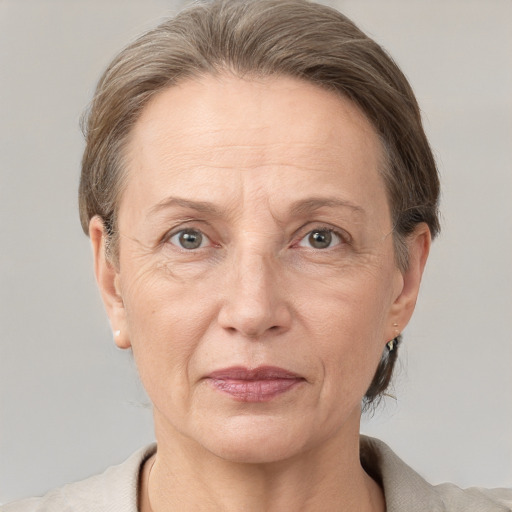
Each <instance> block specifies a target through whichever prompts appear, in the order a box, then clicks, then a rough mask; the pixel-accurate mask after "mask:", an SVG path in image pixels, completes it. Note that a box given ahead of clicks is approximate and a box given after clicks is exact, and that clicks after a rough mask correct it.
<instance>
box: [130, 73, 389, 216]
mask: <svg viewBox="0 0 512 512" xmlns="http://www.w3.org/2000/svg"><path fill="white" fill-rule="evenodd" d="M382 156H383V155H382V148H381V144H380V142H379V139H378V137H377V135H376V133H375V130H374V129H373V127H372V125H371V124H370V123H369V122H368V120H367V119H366V118H365V116H364V115H363V114H362V112H361V111H360V110H359V109H358V108H357V107H356V106H355V105H354V104H353V103H352V102H351V101H349V100H348V99H346V98H344V97H341V96H340V95H338V94H336V93H334V92H330V91H327V90H324V89H322V88H320V87H318V86H315V85H313V84H310V83H307V82H304V81H301V80H298V79H293V78H288V77H271V78H263V79H256V78H251V79H241V78H236V77H233V76H228V75H226V76H220V77H213V76H206V77H203V78H201V79H198V80H189V81H185V82H183V83H181V84H180V85H178V86H173V87H171V88H169V89H166V90H164V91H162V92H161V93H159V94H158V95H157V96H155V98H153V99H152V100H151V101H150V103H149V104H148V105H147V106H146V107H145V109H144V111H143V113H142V115H141V117H140V118H139V120H138V121H137V123H136V125H135V127H134V129H133V131H132V134H131V139H130V142H129V145H128V152H127V157H128V158H127V159H126V160H127V162H128V169H127V171H128V180H127V183H128V185H127V190H126V191H125V192H126V193H125V194H124V195H127V194H128V195H129V194H136V195H138V196H140V195H141V194H144V195H145V200H147V202H148V203H153V205H154V204H155V203H158V202H159V201H161V200H162V199H164V198H165V196H166V195H169V196H171V195H176V194H177V193H182V194H185V195H186V196H187V197H188V196H190V195H192V196H194V197H193V198H194V199H197V200H211V199H212V198H217V199H219V200H222V199H225V198H226V197H236V196H237V195H240V194H242V195H243V196H244V197H248V196H250V194H251V193H255V192H256V191H258V192H259V193H261V194H263V193H266V194H267V195H270V196H272V195H273V196H276V197H277V198H278V200H279V201H280V202H286V201H287V200H289V201H296V200H297V199H300V197H297V196H298V195H303V196H307V194H308V192H310V191H311V187H312V186H314V187H315V194H314V195H315V196H318V195H319V194H320V195H322V194H326V195H329V196H332V195H333V193H334V194H336V193H339V194H341V196H344V195H347V196H350V197H341V198H342V199H347V200H349V201H353V202H356V203H366V206H367V207H369V208H370V209H372V208H373V207H375V208H377V209H378V208H379V207H382V206H383V205H382V200H383V198H384V197H385V190H384V184H383V181H382V179H381V176H380V173H379V169H380V167H381V165H382ZM219 185H220V187H219ZM216 194H217V195H218V197H216ZM178 195H179V194H178ZM124 199H125V198H123V202H124ZM131 199H133V198H131ZM131 204H133V203H132V202H131ZM148 206H149V204H148ZM384 207H385V208H386V205H384Z"/></svg>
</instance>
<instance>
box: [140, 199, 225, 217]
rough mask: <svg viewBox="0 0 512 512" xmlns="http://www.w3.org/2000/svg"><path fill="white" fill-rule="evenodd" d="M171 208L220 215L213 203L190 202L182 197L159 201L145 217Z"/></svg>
mask: <svg viewBox="0 0 512 512" xmlns="http://www.w3.org/2000/svg"><path fill="white" fill-rule="evenodd" d="M173 206H179V207H181V208H187V209H188V210H195V211H197V212H200V213H207V214H210V215H220V214H221V211H220V209H219V208H218V207H217V206H215V205H214V204H213V203H210V202H208V201H191V200H189V199H184V198H182V197H174V196H171V197H167V198H165V199H164V200H163V201H160V202H159V203H157V204H156V205H155V206H153V207H152V208H151V209H150V210H149V212H148V214H147V217H150V216H151V215H154V214H156V213H159V212H161V211H162V210H166V209H168V208H171V207H173Z"/></svg>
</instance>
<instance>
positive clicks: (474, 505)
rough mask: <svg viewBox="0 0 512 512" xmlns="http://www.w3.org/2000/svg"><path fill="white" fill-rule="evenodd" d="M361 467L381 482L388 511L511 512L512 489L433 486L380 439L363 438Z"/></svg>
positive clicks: (447, 484) (449, 485)
mask: <svg viewBox="0 0 512 512" xmlns="http://www.w3.org/2000/svg"><path fill="white" fill-rule="evenodd" d="M361 464H362V465H363V467H364V468H365V470H366V471H367V472H368V473H369V474H370V475H371V476H372V477H373V478H375V479H376V480H378V481H379V482H380V483H381V485H382V487H383V489H384V495H385V499H386V507H387V511H388V512H491V511H492V512H512V489H483V488H476V487H473V488H470V489H461V488H460V487H457V486H456V485H454V484H449V483H446V484H441V485H431V484H429V483H428V482H427V481H426V480H425V479H423V478H422V477H421V476H420V475H419V474H418V473H416V471H414V470H413V469H412V468H411V467H409V466H408V465H407V464H406V463H405V462H403V461H402V460H401V459H400V458H399V457H398V456H397V455H396V454H395V453H394V452H393V451H392V450H391V448H389V446H387V445H386V444H385V443H383V442H382V441H379V440H378V439H373V438H370V437H366V436H361Z"/></svg>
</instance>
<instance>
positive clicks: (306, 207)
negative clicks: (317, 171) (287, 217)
mask: <svg viewBox="0 0 512 512" xmlns="http://www.w3.org/2000/svg"><path fill="white" fill-rule="evenodd" d="M320 208H349V209H351V210H352V211H353V212H354V213H357V214H359V215H363V216H364V215H365V214H366V212H365V210H364V208H362V207H361V206H359V205H357V204H354V203H351V202H350V201H347V200H345V199H340V198H338V197H309V198H307V199H302V200H299V201H296V202H294V203H293V204H292V206H291V208H290V211H291V213H293V214H299V215H301V214H305V213H309V212H313V211H315V210H319V209H320Z"/></svg>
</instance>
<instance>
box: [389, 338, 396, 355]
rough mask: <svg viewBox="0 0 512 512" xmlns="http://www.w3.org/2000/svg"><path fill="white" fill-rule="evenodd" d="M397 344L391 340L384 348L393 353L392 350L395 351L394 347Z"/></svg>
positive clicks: (394, 339) (394, 340)
mask: <svg viewBox="0 0 512 512" xmlns="http://www.w3.org/2000/svg"><path fill="white" fill-rule="evenodd" d="M397 344H398V340H397V339H396V338H393V339H392V340H391V341H388V342H387V343H386V347H388V350H389V351H390V352H393V350H395V347H396V345H397Z"/></svg>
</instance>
